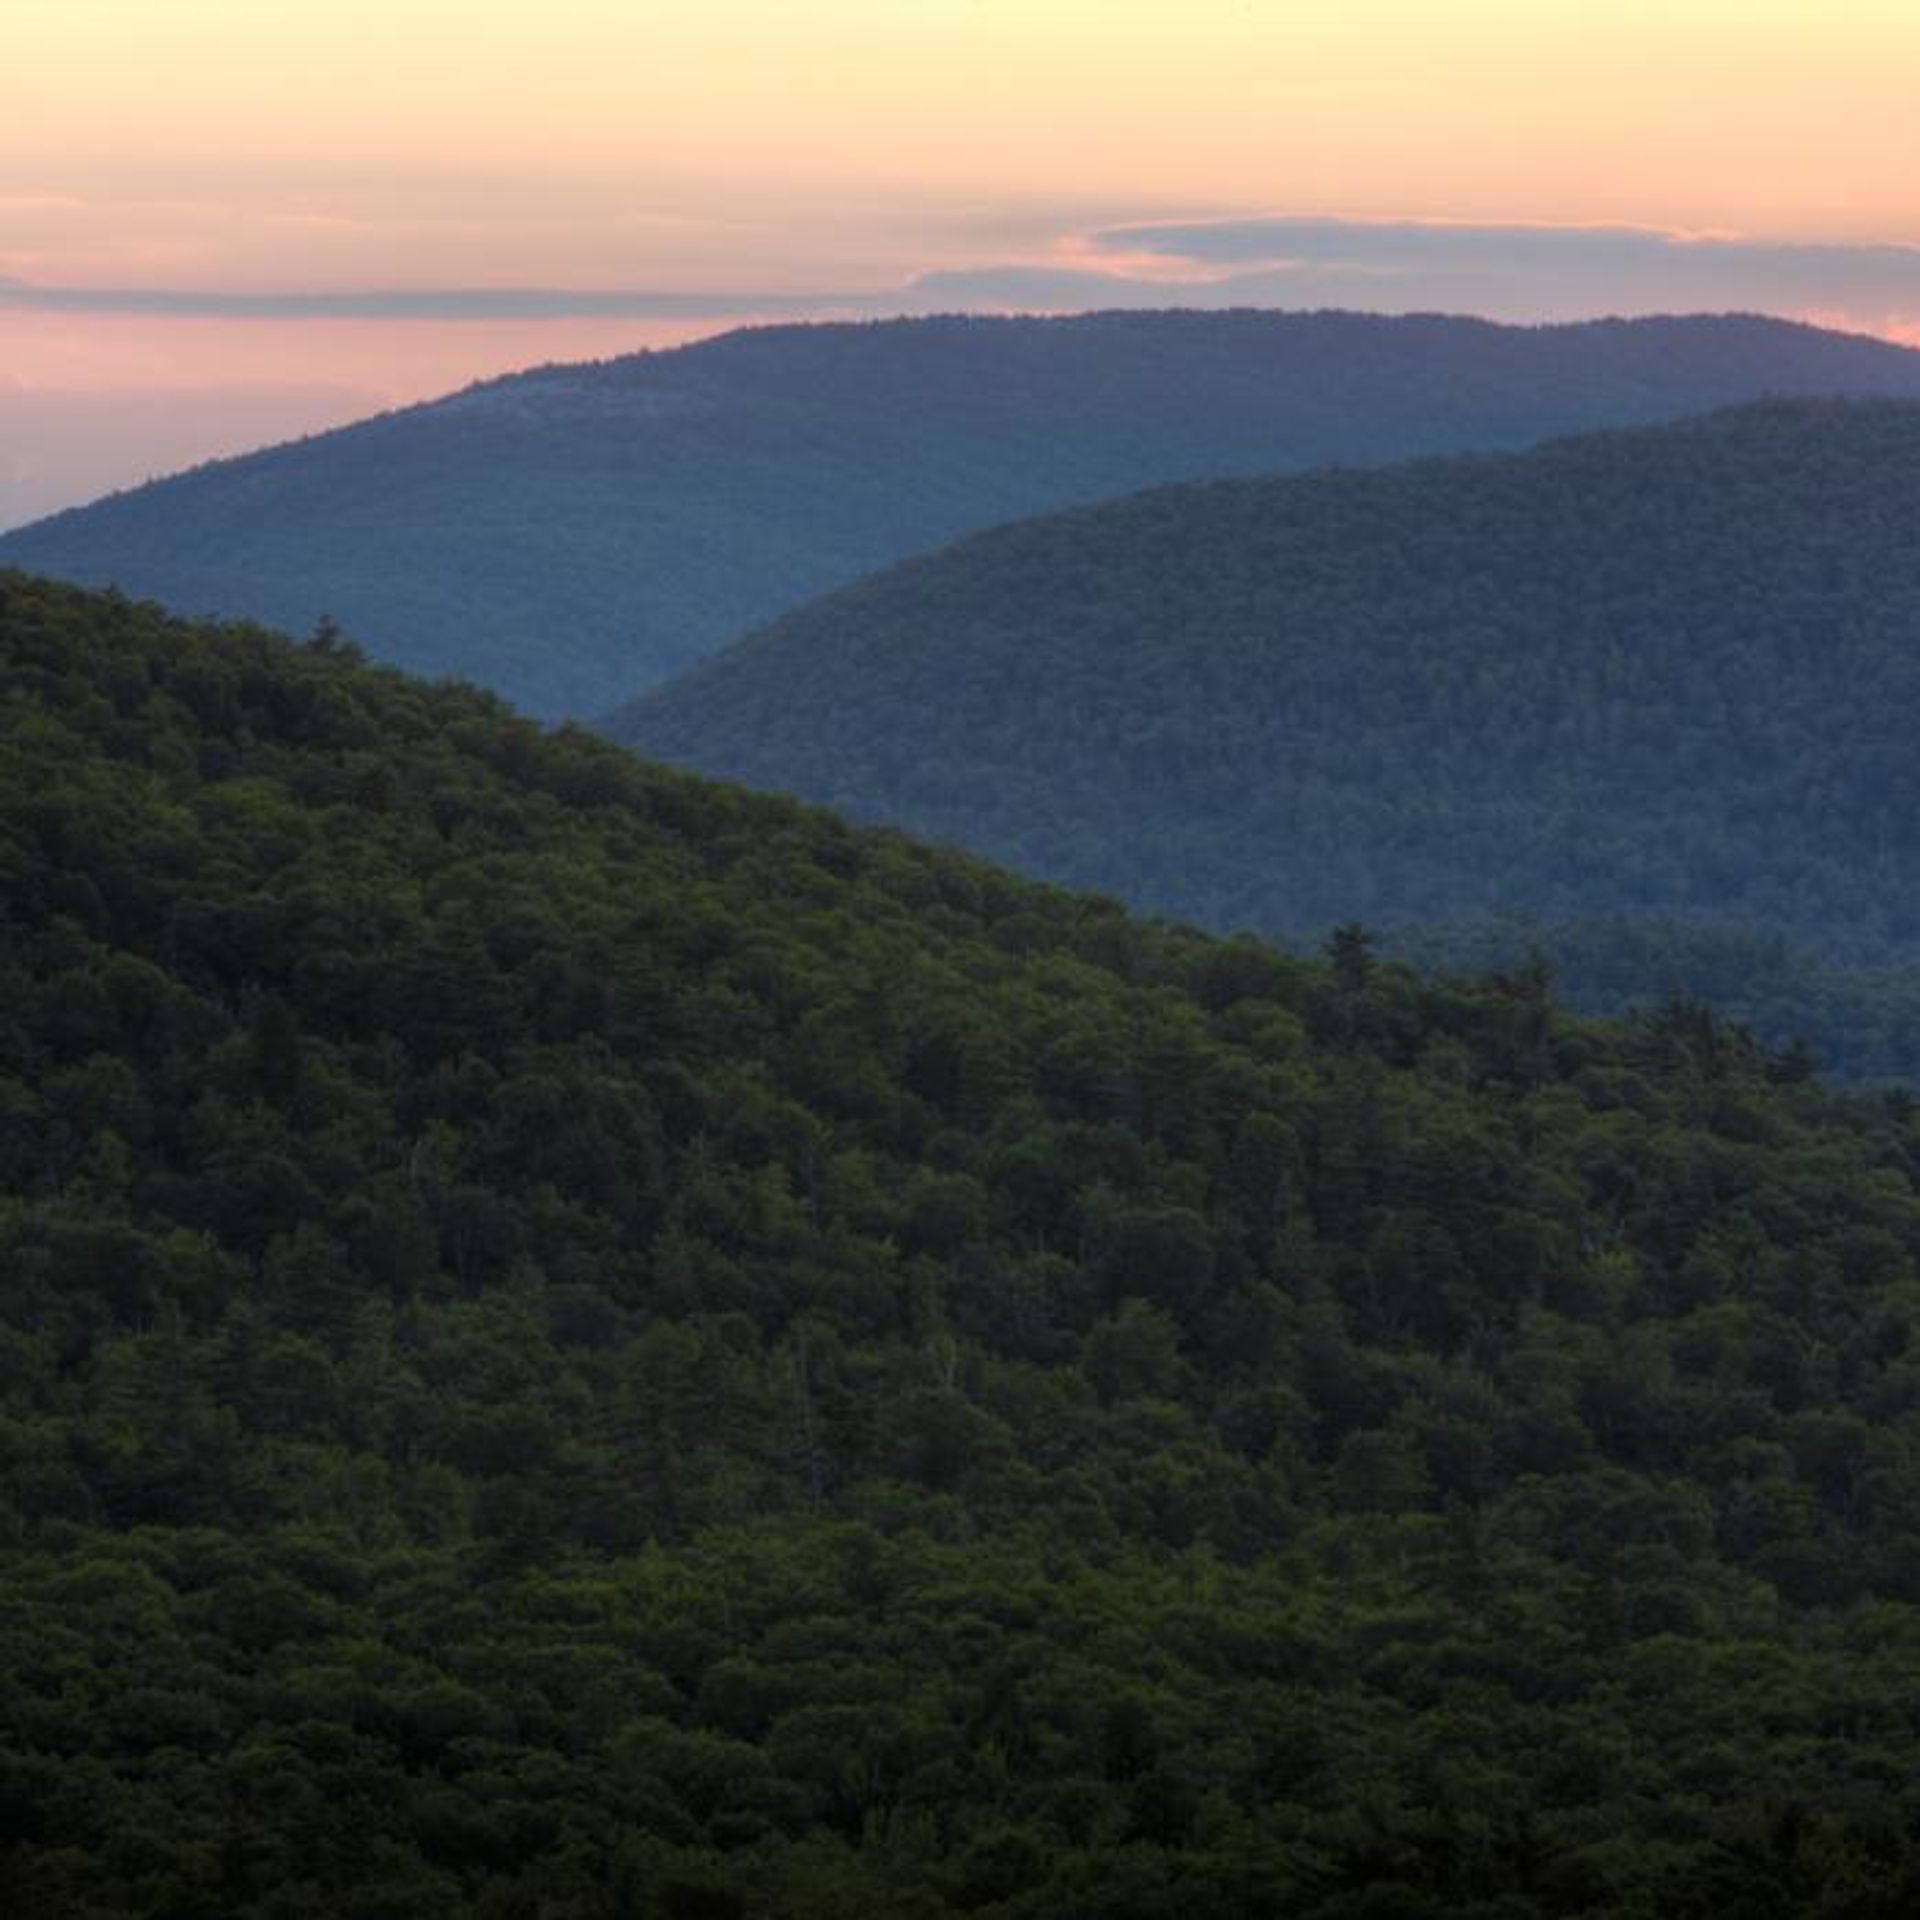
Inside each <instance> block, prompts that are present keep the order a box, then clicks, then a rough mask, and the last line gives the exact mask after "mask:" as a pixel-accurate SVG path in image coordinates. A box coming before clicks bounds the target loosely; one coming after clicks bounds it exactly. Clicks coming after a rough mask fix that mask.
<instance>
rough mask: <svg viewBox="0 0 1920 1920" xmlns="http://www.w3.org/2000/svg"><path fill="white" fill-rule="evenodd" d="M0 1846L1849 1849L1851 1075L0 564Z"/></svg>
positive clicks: (1471, 1896) (1902, 1425) (745, 1863)
mask: <svg viewBox="0 0 1920 1920" xmlns="http://www.w3.org/2000/svg"><path fill="white" fill-rule="evenodd" d="M0 878H3V882H4V884H3V887H0V902H4V916H5V917H4V920H0V1299H3V1300H4V1315H3V1316H0V1635H3V1636H4V1652H3V1653H0V1829H3V1830H4V1833H5V1835H6V1840H7V1851H6V1852H5V1854H4V1855H3V1856H0V1897H3V1898H4V1900H5V1903H6V1906H7V1910H8V1911H10V1912H15V1913H21V1914H33V1915H36V1916H38V1915H67V1914H81V1913H85V1914H96V1915H97V1914H110V1913H129V1914H141V1915H181V1916H184V1915H189V1914H192V1915H204V1914H211V1913H218V1914H223V1915H224V1914H267V1915H288V1916H292V1915H314V1916H319V1915H326V1916H329V1917H332V1916H346V1915H351V1916H403V1915H404V1916H408V1920H412V1917H413V1916H419V1915H437V1914H445V1915H482V1916H522V1915H525V1916H529V1917H531V1916H535V1915H542V1916H552V1915H566V1916H583V1917H590V1920H597V1917H598V1916H626V1915H638V1916H672V1917H675V1920H684V1916H690V1915H722V1916H731V1915H741V1916H754V1917H757V1916H775V1915H780V1916H785V1915H797V1916H816V1917H817V1920H829V1917H830V1916H832V1917H838V1916H845V1915H858V1914H868V1913H873V1914H887V1915H896V1914H897V1915H922V1916H928V1920H934V1917H936V1916H941V1915H949V1914H955V1915H957V1914H976V1915H987V1916H1000V1917H1002V1920H1041V1917H1042V1916H1044V1917H1045V1920H1054V1917H1055V1916H1069V1917H1072V1916H1081V1917H1083V1920H1096V1917H1097V1920H1110V1917H1112V1916H1123V1917H1124V1916H1149V1915H1180V1916H1190V1915H1195V1914H1206V1915H1209V1916H1224V1917H1226V1920H1234V1917H1235V1916H1245V1917H1247V1920H1252V1916H1267V1915H1273V1914H1280V1913H1284V1914H1288V1915H1301V1916H1306V1917H1308V1920H1353V1916H1358V1915H1384V1914H1392V1915H1395V1916H1401V1915H1421V1914H1451V1915H1476V1916H1480V1917H1481V1920H1524V1917H1525V1916H1529V1915H1548V1914H1552V1915H1562V1914H1564V1915H1593V1916H1600V1915H1605V1916H1653V1915H1659V1916H1671V1915H1681V1916H1689V1915H1693V1916H1700V1917H1701V1920H1706V1917H1707V1916H1724V1915H1729V1914H1741V1915H1756V1916H1757V1915H1786V1914H1796V1915H1797V1914H1825V1915H1831V1916H1841V1915H1845V1916H1850V1917H1859V1916H1881V1915H1884V1916H1888V1920H1892V1916H1895V1915H1904V1914H1908V1913H1911V1912H1912V1911H1914V1909H1915V1905H1916V1903H1917V1902H1920V1667H1916V1662H1915V1650H1916V1648H1917V1647H1920V1607H1916V1605H1915V1594H1916V1590H1917V1587H1920V1348H1916V1344H1915V1330H1916V1323H1917V1321H1920V1281H1917V1278H1916V1269H1915V1256H1916V1253H1917V1252H1920V1192H1917V1191H1916V1185H1915V1176H1916V1167H1917V1166H1920V1119H1917V1118H1916V1116H1915V1113H1914V1110H1913V1108H1912V1107H1911V1106H1910V1105H1909V1104H1908V1103H1907V1102H1905V1101H1901V1100H1877V1101H1873V1102H1859V1101H1846V1100H1841V1099H1838V1098H1836V1097H1835V1096H1833V1095H1832V1094H1830V1093H1829V1092H1827V1091H1825V1090H1823V1088H1822V1087H1821V1086H1820V1085H1819V1084H1818V1083H1817V1082H1815V1081H1813V1080H1811V1079H1809V1078H1808V1077H1807V1075H1806V1073H1805V1070H1804V1066H1803V1064H1802V1063H1801V1062H1800V1061H1799V1060H1797V1059H1796V1058H1793V1057H1790V1056H1782V1055H1774V1054H1770V1053H1768V1052H1766V1051H1765V1050H1763V1049H1761V1048H1759V1047H1758V1046H1756V1045H1755V1044H1754V1043H1753V1042H1751V1041H1750V1040H1748V1039H1747V1038H1746V1037H1745V1036H1744V1035H1743V1034H1741V1033H1740V1032H1738V1031H1736V1030H1732V1029H1729V1028H1727V1027H1725V1026H1724V1025H1722V1024H1720V1023H1718V1022H1716V1021H1714V1020H1713V1019H1711V1018H1710V1017H1707V1016H1705V1015H1704V1014H1702V1013H1701V1012H1700V1011H1699V1010H1698V1009H1694V1008H1689V1007H1686V1006H1676V1007H1673V1008H1670V1009H1668V1010H1667V1011H1665V1012H1664V1013H1662V1014H1661V1015H1659V1016H1658V1017H1648V1018H1642V1019H1639V1020H1637V1021H1631V1022H1628V1023H1625V1024H1621V1025H1616V1026H1597V1025H1592V1024H1588V1023H1584V1022H1580V1021H1576V1020H1573V1019H1570V1018H1568V1017H1567V1016H1565V1015H1564V1014H1562V1013H1561V1012H1560V1011H1559V1010H1558V1009H1556V1008H1555V1007H1554V1006H1553V1005H1552V1004H1551V1003H1550V1001H1548V1000H1547V999H1546V998H1545V997H1544V996H1543V994H1542V992H1541V986H1540V981H1539V979H1538V977H1537V975H1533V974H1529V973H1527V972H1525V971H1519V972H1516V973H1515V974H1513V975H1512V976H1510V977H1508V978H1506V979H1504V980H1499V981H1492V982H1488V983H1486V984H1484V985H1481V986H1478V987H1473V988H1441V987H1435V986H1430V985H1424V984H1421V983H1420V982H1419V981H1418V980H1417V979H1416V978H1415V977H1414V976H1413V975H1411V974H1410V973H1408V972H1406V971H1405V970H1403V969H1401V968H1398V967H1396V966H1392V965H1389V964H1386V963H1383V962H1381V961H1379V960H1378V959H1377V958H1375V956H1374V955H1373V954H1372V953H1371V951H1370V950H1369V945H1368V942H1367V941H1366V939H1365V938H1364V937H1363V936H1361V935H1359V934H1357V933H1355V932H1354V931H1352V930H1351V929H1349V930H1346V931H1344V932H1343V933H1342V934H1341V935H1340V936H1339V937H1338V938H1337V939H1336V940H1335V941H1334V942H1333V943H1332V952H1333V957H1332V960H1331V963H1330V964H1320V963H1317V962H1316V963H1311V964H1310V963H1306V962H1302V961H1295V960H1289V959H1286V958H1284V957H1282V956H1280V955H1277V954H1276V953H1274V952H1272V951H1270V950H1268V949H1266V948H1264V947H1262V946H1260V945H1258V944H1256V943H1254V942H1252V941H1248V940H1232V941H1220V940H1215V939H1210V938H1206V937H1203V936H1201V935H1199V934H1196V933H1192V932H1189V931H1184V930H1182V929H1180V928H1177V927H1172V926H1168V925H1161V924H1148V923H1143V922H1141V921H1138V920H1135V919H1131V918H1128V917H1127V916H1126V915H1125V914H1124V913H1123V912H1121V911H1120V910H1119V909H1118V908H1117V907H1115V906H1114V905H1113V904H1111V903H1110V902H1105V901H1102V900H1099V899H1093V898H1086V897H1080V896H1073V895H1069V894H1065V893H1060V892H1054V891H1049V890H1046V889H1043V888H1040V887H1038V886H1034V885H1031V884H1028V883H1025V882H1021V881H1017V880H1015V879H1012V878H1010V877H1008V876H1006V875H1004V874H1002V873H999V872H997V871H995V870H994V869H992V868H990V867H987V866H985V865H982V864H979V863H977V862H975V861H973V860H970V859H966V858H962V857H960V856H957V855H952V854H946V853H939V852H933V851H929V850H927V849H925V848H922V847H919V846H916V845H914V844H912V843H910V842H908V841H906V840H904V839H901V838H898V837H896V836H893V835H890V834H886V833H881V832H874V831H863V830H857V829H854V828H851V827H849V826H846V825H844V824H842V823H840V822H839V821H837V820H835V819H832V818H830V817H828V816H826V815H824V814H819V813H814V812H811V811H809V810H807V809H806V808H804V807H802V806H800V805H799V804H797V803H793V802H787V801H780V800H770V799H756V798H753V797H751V796H748V795H746V794H743V793H740V792H736V791H732V790H729V789H725V788H721V787H716V786H711V785H707V784H704V783H701V782H699V781H696V780H693V779H691V778H688V777H685V776H682V775H678V774H674V773H670V772H666V771H662V770H660V769H658V768H654V767H650V766H647V765H644V764H642V763H640V762H638V761H635V760H632V759H630V758H628V757H627V756H625V755H624V754H622V753H620V752H618V751H616V750H614V749H613V748H611V747H609V746H607V745H605V744H603V743H601V742H598V741H595V740H592V739H590V738H587V737H585V736H582V735H579V734H575V733H560V734H543V733H542V732H541V731H539V730H538V729H537V728H535V727H534V726H532V725H530V724H528V723H526V722H524V721H522V720H519V719H516V718H515V717H513V716H512V715H511V714H509V713H508V712H507V711H506V710H505V709H504V708H502V707H501V706H499V705H498V704H496V703H494V702H493V701H492V700H490V699H489V698H487V697H486V696H483V695H479V694H476V693H473V692H470V691H466V690H462V689H459V688H453V687H438V688H434V687H427V686H422V685H417V684H413V683H409V682H407V681H405V680H402V679H400V678H398V677H397V676H394V675H392V674H389V673H386V672H381V671H375V670H372V669H369V668H367V667H366V666H364V665H363V664H361V663H359V662H358V661H357V660H356V659H355V658H354V657H353V656H352V655H351V653H350V652H346V651H343V650H342V649H340V648H339V647H337V646H335V645H326V646H312V647H307V648H304V649H295V648H292V647H290V646H289V645H287V644H286V643H284V642H281V641H279V640H277V639H274V638H272V637H271V636H269V635H267V634H264V633H262V632H259V631H256V630H252V629H246V628H230V629H219V628H211V627H204V626H202V627H187V626H181V625H177V624H173V623H170V622H169V621H167V620H166V619H165V618H164V617H162V616H161V615H160V614H158V613H157V612H156V611H154V610H153V609H150V608H144V607H140V606H134V605H130V604H128V603H126V602H124V601H118V600H112V599H102V598H95V597H89V596H85V595H82V594H80V593H77V592H74V591H71V590H68V589H63V588H55V587H52V586H48V585H45V584H41V583H38V582H35V581H32V580H29V579H27V578H25V577H24V576H20V575H0Z"/></svg>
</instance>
